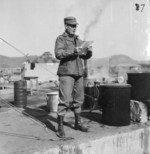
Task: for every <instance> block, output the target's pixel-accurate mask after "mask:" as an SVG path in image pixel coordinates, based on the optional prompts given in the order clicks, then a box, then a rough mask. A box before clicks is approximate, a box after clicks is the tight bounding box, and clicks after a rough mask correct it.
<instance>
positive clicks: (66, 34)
mask: <svg viewBox="0 0 150 154" xmlns="http://www.w3.org/2000/svg"><path fill="white" fill-rule="evenodd" d="M63 36H64V37H67V38H69V39H72V38H71V37H69V35H68V33H66V32H64V33H63ZM78 37H79V36H78V35H74V37H73V38H75V39H78Z"/></svg>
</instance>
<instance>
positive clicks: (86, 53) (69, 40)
mask: <svg viewBox="0 0 150 154" xmlns="http://www.w3.org/2000/svg"><path fill="white" fill-rule="evenodd" d="M64 25H65V32H64V33H63V34H62V35H59V36H58V37H57V39H56V43H55V56H56V58H57V59H59V60H60V64H59V67H58V71H57V75H58V76H59V105H58V131H57V133H56V134H57V136H58V137H61V138H63V137H65V132H64V128H63V119H64V116H65V114H66V112H67V110H68V109H71V110H72V111H73V112H74V115H75V129H76V130H80V131H83V132H87V131H88V129H87V127H85V126H84V125H83V124H82V123H81V117H80V113H81V105H82V103H83V101H84V85H83V84H84V83H83V75H84V68H83V67H84V66H83V61H84V60H86V59H89V58H90V57H91V56H92V48H91V47H89V48H84V50H83V49H81V48H79V46H81V44H82V43H83V41H81V40H80V39H79V38H78V36H77V35H75V32H76V28H77V25H78V23H77V21H76V18H75V17H66V18H65V19H64Z"/></svg>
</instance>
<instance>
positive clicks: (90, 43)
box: [79, 41, 93, 48]
mask: <svg viewBox="0 0 150 154" xmlns="http://www.w3.org/2000/svg"><path fill="white" fill-rule="evenodd" d="M92 43H93V41H83V43H82V44H81V45H80V46H79V48H88V47H90V46H91V45H92Z"/></svg>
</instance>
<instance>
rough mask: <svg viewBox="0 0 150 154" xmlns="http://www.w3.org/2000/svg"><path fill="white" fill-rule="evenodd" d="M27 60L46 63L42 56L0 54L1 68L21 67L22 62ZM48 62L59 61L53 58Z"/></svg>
mask: <svg viewBox="0 0 150 154" xmlns="http://www.w3.org/2000/svg"><path fill="white" fill-rule="evenodd" d="M26 60H29V61H31V62H39V63H45V59H44V58H43V57H42V56H34V55H33V56H28V58H27V57H7V56H3V55H0V68H16V67H21V65H22V63H23V62H25V61H26ZM47 61H48V62H54V63H55V62H58V61H57V60H56V59H55V58H53V57H52V58H51V59H50V60H47Z"/></svg>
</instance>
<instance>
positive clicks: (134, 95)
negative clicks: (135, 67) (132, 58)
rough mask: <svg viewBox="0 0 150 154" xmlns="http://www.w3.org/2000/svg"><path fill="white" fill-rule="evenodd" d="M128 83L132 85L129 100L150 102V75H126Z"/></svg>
mask: <svg viewBox="0 0 150 154" xmlns="http://www.w3.org/2000/svg"><path fill="white" fill-rule="evenodd" d="M128 83H129V84H131V85H132V88H131V99H133V100H138V101H145V100H150V73H128Z"/></svg>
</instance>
